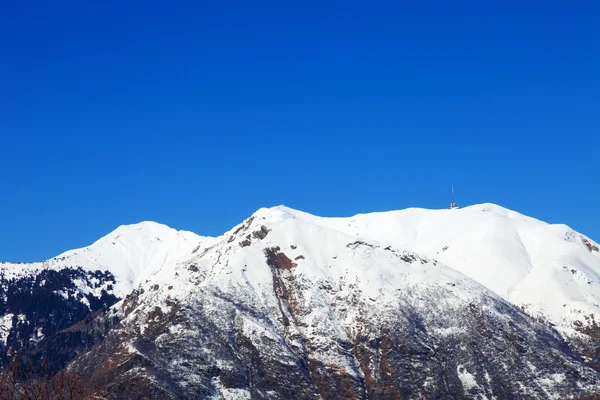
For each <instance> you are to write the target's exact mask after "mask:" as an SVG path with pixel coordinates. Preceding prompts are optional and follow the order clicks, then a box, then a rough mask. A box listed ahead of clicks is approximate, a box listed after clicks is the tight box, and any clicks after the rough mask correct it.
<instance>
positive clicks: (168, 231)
mask: <svg viewBox="0 0 600 400" xmlns="http://www.w3.org/2000/svg"><path fill="white" fill-rule="evenodd" d="M211 240H214V239H211V238H204V237H201V236H198V235H196V234H194V233H192V232H187V231H177V230H175V229H172V228H169V227H168V226H166V225H162V224H158V223H156V222H149V221H146V222H141V223H138V224H134V225H122V226H120V227H118V228H117V229H115V230H114V231H113V232H111V233H109V234H108V235H106V236H104V237H102V238H101V239H99V240H97V241H96V242H94V243H93V244H91V245H90V246H87V247H83V248H81V249H76V250H70V251H67V252H65V253H62V254H60V255H58V256H56V257H54V258H51V259H49V260H46V261H43V262H35V263H0V272H2V273H3V274H4V276H6V277H12V276H23V275H29V274H35V273H36V272H37V271H40V270H44V269H52V270H60V269H62V268H65V267H77V266H80V267H82V268H84V269H85V270H88V271H95V270H101V271H106V270H108V271H110V272H111V273H112V274H113V275H114V276H115V277H116V284H115V293H116V294H117V295H119V296H120V297H123V296H125V295H126V294H128V293H130V292H131V291H132V290H133V289H134V288H135V287H137V286H138V285H139V284H140V283H142V282H143V281H144V280H145V279H147V278H148V277H149V276H151V275H152V274H154V273H155V272H156V271H158V270H160V269H161V268H162V267H163V266H164V265H171V264H173V263H175V262H176V261H178V260H179V259H182V258H183V259H185V258H188V257H190V256H191V255H192V252H193V250H194V249H195V248H198V247H199V246H201V245H202V244H203V243H204V242H210V241H211Z"/></svg>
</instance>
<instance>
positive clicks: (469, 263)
mask: <svg viewBox="0 0 600 400" xmlns="http://www.w3.org/2000/svg"><path fill="white" fill-rule="evenodd" d="M280 209H282V210H285V212H287V213H289V214H290V215H293V216H294V217H295V218H298V219H301V220H304V221H310V222H311V223H314V224H318V225H321V226H325V227H328V228H331V229H335V230H338V231H340V232H344V233H347V234H349V235H352V236H357V237H362V238H366V239H369V240H375V241H378V242H381V243H387V244H389V245H393V246H397V247H398V248H403V249H409V250H412V251H415V252H418V253H421V254H424V255H427V256H429V257H432V258H435V259H437V260H439V261H441V262H443V263H445V264H446V265H448V266H450V267H452V268H453V269H455V270H457V271H460V272H462V273H464V274H465V275H467V276H469V277H470V278H472V279H474V280H476V281H477V282H479V283H481V284H482V285H484V286H486V287H487V288H488V289H490V290H492V291H493V292H495V293H496V294H498V295H500V296H501V297H502V298H504V299H506V300H508V301H510V302H512V303H514V304H516V305H519V306H523V307H525V308H526V309H527V310H528V311H529V312H531V313H533V314H539V315H543V316H545V317H547V318H549V319H550V321H552V322H553V323H555V324H561V325H565V326H569V325H570V324H571V323H572V322H573V321H581V322H584V323H587V320H586V318H587V319H589V318H590V315H591V314H598V312H600V250H599V246H598V244H597V243H595V242H594V241H592V240H591V239H590V238H588V237H586V236H584V235H581V234H579V233H577V232H575V231H573V230H572V229H571V228H569V227H568V226H566V225H550V224H547V223H545V222H542V221H539V220H536V219H533V218H530V217H527V216H524V215H522V214H519V213H517V212H514V211H511V210H507V209H505V208H502V207H500V206H497V205H494V204H480V205H474V206H470V207H466V208H463V209H455V210H426V209H406V210H401V211H390V212H383V213H372V214H361V215H357V216H354V217H350V218H320V217H315V216H312V215H310V214H306V213H302V212H299V211H295V210H291V209H288V208H286V207H280Z"/></svg>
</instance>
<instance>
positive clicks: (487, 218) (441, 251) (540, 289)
mask: <svg viewBox="0 0 600 400" xmlns="http://www.w3.org/2000/svg"><path fill="white" fill-rule="evenodd" d="M253 217H254V219H253V221H252V223H250V224H247V221H245V222H244V223H243V224H240V225H238V226H236V227H234V228H233V229H231V230H230V231H228V232H226V233H225V234H224V235H222V236H220V237H217V238H209V237H202V236H198V235H196V234H194V233H191V232H186V231H177V230H174V229H171V228H169V227H167V226H165V225H161V224H158V223H154V222H142V223H139V224H135V225H126V226H121V227H119V228H117V229H116V230H115V231H114V232H112V233H110V234H108V235H107V236H105V237H103V238H101V239H99V240H98V241H96V242H95V243H93V244H92V245H90V246H88V247H85V248H82V249H77V250H72V251H68V252H66V253H63V254H61V255H59V256H57V257H55V258H53V259H51V260H47V261H45V262H41V263H32V264H8V263H2V264H0V270H1V272H2V273H4V275H5V276H7V277H11V276H16V275H22V274H27V273H30V272H31V271H34V270H37V269H42V268H57V269H58V268H62V267H65V266H82V267H83V268H85V269H88V270H95V269H101V270H106V269H108V270H110V271H111V272H112V273H113V274H114V275H115V276H116V278H117V284H116V285H115V292H116V294H117V295H119V296H120V297H123V296H124V295H125V294H127V293H129V292H130V291H131V290H132V289H133V288H136V287H138V286H140V285H142V286H143V287H144V288H145V289H148V288H149V287H150V286H151V285H153V284H155V283H158V284H160V290H159V291H158V292H157V293H156V295H157V296H161V299H162V300H161V301H162V302H164V301H165V300H166V299H167V298H168V297H171V298H182V297H185V296H187V294H186V293H187V292H188V288H186V285H188V284H189V282H188V281H189V280H190V279H197V280H204V281H206V282H212V283H215V284H216V283H217V282H222V283H223V284H229V283H232V284H235V285H238V286H240V287H251V288H254V289H255V290H253V291H252V292H254V293H262V291H261V290H260V289H261V288H262V287H263V286H264V285H265V284H266V283H267V282H271V280H272V275H271V271H270V270H269V268H268V266H266V265H265V256H264V253H263V250H264V248H265V247H268V246H271V245H273V246H274V245H277V246H279V247H280V248H281V252H283V253H285V254H286V255H287V256H288V257H289V258H290V259H291V260H292V261H293V262H294V263H295V264H297V267H295V271H294V275H295V276H296V277H301V278H302V279H305V280H307V281H310V282H313V283H314V282H320V284H326V285H331V286H332V287H334V288H336V289H339V293H338V296H349V295H351V294H352V293H353V290H356V289H357V288H359V289H360V291H361V293H362V296H363V297H364V298H365V299H367V298H370V299H371V300H370V301H377V300H378V299H384V298H385V297H386V296H393V293H394V290H407V288H408V287H410V286H411V285H413V286H415V285H416V286H419V285H421V286H422V285H430V284H432V283H435V284H436V285H446V286H444V287H447V288H448V289H449V290H450V291H451V292H452V293H453V294H454V295H455V296H457V298H461V297H462V298H468V297H473V296H475V295H476V293H477V292H478V291H480V289H478V286H477V285H473V284H472V283H471V282H470V279H468V278H471V279H472V280H474V281H476V282H478V283H479V284H481V285H483V286H485V287H486V288H488V289H490V290H491V291H493V292H494V293H496V294H497V295H499V296H500V297H502V298H504V299H506V300H508V301H510V302H512V303H514V304H516V305H520V306H524V307H525V308H526V309H527V311H528V312H530V313H532V314H535V315H537V314H540V315H543V316H545V317H546V318H548V319H549V320H550V321H551V322H553V323H555V324H558V325H560V324H562V325H563V326H565V327H568V326H569V325H570V323H571V322H572V321H573V320H580V321H582V322H584V323H585V322H587V321H590V319H589V318H590V315H591V314H595V315H600V253H599V252H598V251H595V250H590V247H594V246H595V247H600V246H598V244H597V243H596V242H594V241H592V240H591V239H589V238H587V237H585V236H583V235H581V234H579V233H577V232H575V231H573V230H572V229H571V228H569V227H568V226H566V225H550V224H547V223H545V222H543V221H539V220H537V219H534V218H530V217H527V216H524V215H522V214H519V213H517V212H514V211H511V210H507V209H505V208H503V207H500V206H497V205H494V204H480V205H474V206H469V207H465V208H461V209H455V210H428V209H419V208H410V209H405V210H400V211H389V212H379V213H370V214H359V215H356V216H353V217H347V218H323V217H317V216H313V215H310V214H307V213H304V212H301V211H297V210H293V209H290V208H287V207H285V206H278V207H272V208H262V209H260V210H258V211H257V212H256V213H255V214H254V215H253ZM262 225H265V226H266V227H267V228H268V229H270V233H269V234H268V235H267V237H266V238H264V239H263V240H259V239H257V238H254V237H251V242H252V243H251V245H250V246H247V247H243V248H242V247H240V245H239V243H240V242H241V241H243V240H245V239H246V236H247V235H248V234H251V233H252V232H254V231H257V230H259V229H260V227H261V226H262ZM238 229H239V230H240V231H238ZM236 232H237V233H236ZM356 241H362V242H365V243H366V245H365V244H355V245H352V246H349V244H350V243H353V242H356ZM586 243H587V244H586ZM388 246H391V249H390V250H386V247H388ZM404 250H408V251H410V252H414V253H417V254H422V255H423V256H422V257H421V259H419V260H417V261H415V262H411V263H404V264H403V265H405V267H403V268H398V267H397V265H398V258H399V257H401V255H402V252H403V251H404ZM300 256H302V257H304V259H302V258H300V259H298V260H296V257H300ZM190 265H195V266H196V267H197V268H198V270H199V271H200V272H198V273H197V274H192V273H190V272H189V271H188V267H189V266H190ZM349 266H351V268H350V267H349ZM446 266H449V267H450V268H447V267H446ZM455 271H456V272H455ZM176 273H177V274H178V276H179V278H178V277H177V276H176V275H175V274H176ZM183 277H186V278H185V279H183ZM147 282H149V283H147ZM186 282H187V283H186ZM170 286H172V288H171V290H168V289H167V288H168V287H170ZM259 296H260V295H259ZM255 300H256V301H259V302H261V303H262V304H263V306H264V307H272V306H274V305H273V304H270V303H269V302H270V301H271V300H269V299H268V298H257V299H255ZM586 317H588V319H586ZM448 333H450V332H448Z"/></svg>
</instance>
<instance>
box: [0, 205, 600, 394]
mask: <svg viewBox="0 0 600 400" xmlns="http://www.w3.org/2000/svg"><path fill="white" fill-rule="evenodd" d="M73 265H81V266H82V267H83V268H84V269H88V270H91V271H93V270H96V269H100V270H107V271H109V272H111V273H112V274H114V276H115V278H116V285H115V287H118V293H119V294H120V297H122V296H123V295H124V294H127V295H126V296H125V298H124V299H123V300H122V301H120V302H118V303H116V304H115V305H114V306H111V307H110V309H108V310H106V311H105V312H104V313H103V314H101V315H98V316H96V317H95V318H96V322H94V323H93V324H92V325H93V327H94V328H93V329H91V328H90V329H88V328H86V329H87V330H85V332H86V334H87V335H88V336H89V335H91V336H93V337H96V336H97V333H96V332H97V328H95V327H98V326H104V327H105V328H106V330H105V331H103V332H102V333H101V334H100V338H101V340H100V341H97V340H94V341H91V344H90V345H89V346H88V347H86V348H85V351H83V350H82V348H78V349H77V352H76V353H77V354H78V355H77V356H73V357H74V359H73V361H72V362H71V363H70V365H69V369H70V370H71V371H74V372H77V373H79V374H80V375H81V376H83V377H84V379H85V380H86V381H87V382H90V383H91V382H94V384H99V385H100V386H102V387H103V388H105V390H106V391H107V393H111V395H113V396H116V398H121V397H123V398H137V396H140V395H142V394H143V395H146V396H149V398H199V399H200V398H232V399H233V398H236V399H237V398H240V399H245V398H299V399H300V398H303V399H304V398H370V399H379V398H394V399H395V398H456V399H462V398H473V399H484V398H485V399H493V398H497V399H500V398H536V399H537V398H570V397H571V396H573V395H582V394H586V393H593V392H596V391H598V390H600V381H599V378H600V374H599V372H598V371H599V370H600V369H599V368H598V367H597V366H596V364H598V363H597V360H596V358H597V356H596V355H595V353H594V351H593V349H592V350H590V349H591V348H592V347H589V346H588V347H585V346H583V347H582V346H580V345H581V342H577V343H575V342H574V341H573V342H571V339H572V338H573V337H576V338H577V340H582V339H581V338H582V337H584V339H585V338H588V339H589V341H590V343H592V346H595V345H596V344H597V343H595V342H594V340H596V339H597V338H596V337H595V336H594V335H595V333H596V331H593V330H591V331H590V330H589V329H588V330H586V329H584V328H586V327H587V328H589V327H590V326H592V327H595V321H594V319H593V316H590V315H591V314H593V313H595V312H596V311H597V307H598V303H597V299H598V298H599V297H600V289H599V288H600V279H599V277H598V274H600V255H599V253H598V245H597V244H596V243H595V242H593V241H592V240H591V239H589V238H587V237H585V236H583V235H580V234H578V233H576V232H574V231H573V230H571V229H570V228H568V227H567V226H565V225H549V224H546V223H544V222H541V221H538V220H535V219H532V218H529V217H526V216H523V215H520V214H518V213H516V212H512V211H509V210H506V209H504V208H502V207H499V206H495V205H492V204H483V205H476V206H471V207H466V208H463V209H454V210H424V209H407V210H402V211H391V212H384V213H372V214H364V215H357V216H355V217H350V218H322V217H316V216H313V215H310V214H306V213H303V212H300V211H296V210H292V209H289V208H287V207H283V206H279V207H273V208H268V209H267V208H264V209H260V210H258V211H257V212H256V213H255V214H253V215H252V216H251V217H250V218H249V219H247V220H246V221H244V222H243V223H242V224H240V225H238V226H236V227H234V228H233V229H231V230H230V231H228V232H226V233H225V234H224V235H222V236H219V237H217V238H207V237H200V236H196V235H194V234H192V233H189V232H177V231H175V230H172V229H170V228H168V227H165V226H162V225H158V224H154V223H142V224H138V225H131V226H125V227H120V228H119V229H117V230H116V231H115V232H113V233H111V234H109V235H108V236H106V237H104V238H102V239H100V240H99V241H97V242H96V243H94V244H93V245H91V246H89V247H87V248H84V249H80V250H75V251H72V252H67V253H65V254H63V255H61V256H59V257H56V258H55V259H53V260H50V261H49V262H46V263H42V264H39V265H38V264H35V265H23V264H19V265H17V266H16V267H15V265H9V264H3V265H2V266H1V268H3V269H4V270H5V273H11V272H10V271H11V268H18V271H19V274H23V273H32V272H31V271H35V270H38V269H40V268H42V266H47V267H49V268H50V269H53V270H60V268H61V267H62V266H73ZM14 271H16V270H14ZM14 271H13V272H14ZM24 271H25V272H24ZM131 289H133V291H131ZM523 309H525V311H527V313H524V312H522V310H523ZM528 314H529V315H531V314H533V315H535V316H538V314H539V315H542V316H543V318H532V317H530V316H529V315H528ZM544 320H547V321H549V322H550V323H551V324H548V323H545V322H544ZM577 322H578V324H577ZM552 325H557V326H559V327H560V328H561V333H562V334H563V335H564V336H561V335H560V334H559V333H558V332H557V331H555V330H554V329H553V328H552ZM109 327H110V329H109ZM572 328H577V330H573V329H572ZM78 329H79V328H78ZM80 330H81V329H80ZM90 332H92V333H90ZM565 338H566V340H567V341H565ZM586 340H587V339H586ZM56 341H57V340H55V341H54V342H56ZM569 343H571V344H569ZM582 349H584V350H582ZM588 350H589V351H588Z"/></svg>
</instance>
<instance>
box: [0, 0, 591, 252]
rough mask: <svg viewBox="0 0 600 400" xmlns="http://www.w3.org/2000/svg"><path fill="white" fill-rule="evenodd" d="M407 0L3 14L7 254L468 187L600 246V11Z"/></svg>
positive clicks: (3, 247)
mask: <svg viewBox="0 0 600 400" xmlns="http://www.w3.org/2000/svg"><path fill="white" fill-rule="evenodd" d="M209 3H212V4H209ZM326 3H327V4H326ZM395 3H402V2H389V3H377V2H364V1H360V2H359V1H354V2H345V3H333V2H323V1H320V2H310V1H305V2H282V1H273V2H241V1H240V2H228V1H218V2H203V1H193V2H192V1H190V2H179V1H145V2H132V1H101V2H100V1H98V2H85V1H73V2H60V1H58V2H48V1H28V2H22V1H14V2H3V3H2V5H1V6H0V36H1V37H2V40H0V76H1V80H0V82H1V85H0V134H1V140H2V142H1V148H0V151H1V154H0V260H6V261H8V260H10V261H29V260H38V259H43V258H48V257H51V256H54V255H56V254H58V253H60V252H62V251H64V250H67V249H70V248H75V247H80V246H84V245H87V244H90V243H92V242H93V241H94V240H96V239H98V238H99V237H101V236H103V235H105V234H106V233H108V232H109V231H111V230H113V229H114V228H116V227H117V226H118V225H120V224H125V223H135V222H139V221H142V220H155V221H158V222H162V223H165V224H167V225H170V226H172V227H175V228H178V229H187V230H192V231H195V232H197V233H199V234H208V235H216V234H220V233H222V232H223V231H225V230H227V229H229V228H230V227H232V226H233V225H234V224H236V223H238V222H241V220H243V219H244V218H246V217H248V216H249V215H250V214H251V213H253V212H254V211H255V210H256V209H258V208H260V207H263V206H265V207H268V206H274V205H279V204H285V205H287V206H290V207H293V208H298V209H302V210H305V211H308V212H311V213H315V214H319V215H327V216H346V215H352V214H355V213H359V212H369V211H381V210H389V209H400V208H406V207H427V208H443V207H447V206H448V203H449V201H450V185H451V184H452V183H454V184H455V185H456V188H457V202H458V203H459V204H460V205H468V204H474V203H482V202H493V203H497V204H500V205H503V206H505V207H508V208H511V209H515V210H517V211H520V212H522V213H525V214H528V215H531V216H534V217H537V218H540V219H543V220H546V221H548V222H557V223H558V222H560V223H566V224H569V225H570V226H572V227H573V228H574V229H577V230H579V231H581V232H583V233H585V234H588V235H589V236H591V237H592V238H594V239H595V240H597V241H598V240H600V208H599V206H600V201H599V199H600V183H599V181H598V178H599V174H598V172H599V171H600V152H599V149H600V147H599V145H600V24H599V21H600V19H599V12H598V9H597V8H596V9H591V8H589V7H587V6H583V5H582V4H581V3H580V4H578V5H577V6H576V8H575V5H573V7H574V8H573V9H568V8H566V6H564V5H563V6H561V7H562V8H559V6H555V5H553V3H552V2H546V3H545V4H546V6H545V8H531V9H526V8H523V6H522V5H521V8H518V9H517V8H515V9H512V10H509V9H501V8H499V7H496V8H487V7H489V6H481V5H480V6H479V7H480V8H466V7H465V8H463V9H450V8H445V9H444V8H440V6H439V5H438V6H437V7H432V6H431V4H429V6H430V7H431V8H430V10H435V14H431V11H428V10H425V9H414V8H413V9H408V8H406V7H400V6H398V5H397V4H396V5H393V4H395ZM480 3H482V2H480ZM526 3H527V2H526ZM557 3H558V2H557ZM561 3H565V4H566V2H561ZM570 4H571V3H570ZM536 6H539V4H538V5H536ZM481 7H485V8H481ZM525 7H526V6H525Z"/></svg>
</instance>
